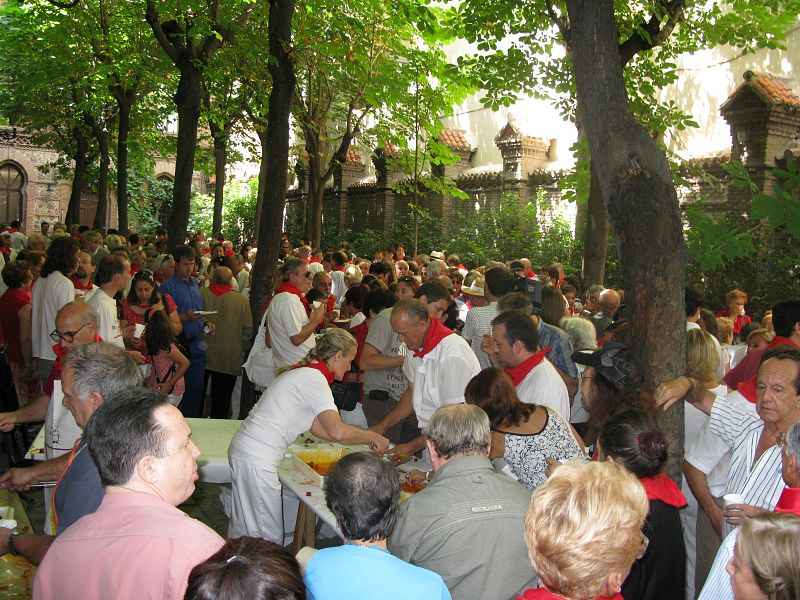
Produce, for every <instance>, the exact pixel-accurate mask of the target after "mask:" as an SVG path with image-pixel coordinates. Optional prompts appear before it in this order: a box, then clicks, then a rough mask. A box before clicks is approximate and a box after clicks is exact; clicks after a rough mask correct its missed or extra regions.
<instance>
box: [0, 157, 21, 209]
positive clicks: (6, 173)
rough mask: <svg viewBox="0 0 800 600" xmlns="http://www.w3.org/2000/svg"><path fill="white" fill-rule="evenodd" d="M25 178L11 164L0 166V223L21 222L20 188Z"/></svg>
mask: <svg viewBox="0 0 800 600" xmlns="http://www.w3.org/2000/svg"><path fill="white" fill-rule="evenodd" d="M24 186H25V178H24V177H23V176H22V171H20V170H19V169H18V168H17V167H16V166H14V165H13V164H12V163H5V164H4V165H0V223H9V222H10V221H13V220H14V219H19V220H20V221H21V220H22V188H23V187H24Z"/></svg>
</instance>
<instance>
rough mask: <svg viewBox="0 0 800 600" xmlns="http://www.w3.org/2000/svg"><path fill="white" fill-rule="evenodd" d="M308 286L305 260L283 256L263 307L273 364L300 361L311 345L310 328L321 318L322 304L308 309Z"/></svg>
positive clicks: (278, 364) (312, 346) (290, 363)
mask: <svg viewBox="0 0 800 600" xmlns="http://www.w3.org/2000/svg"><path fill="white" fill-rule="evenodd" d="M309 289H311V273H310V272H309V270H308V263H306V261H304V260H300V259H299V258H287V259H286V260H285V261H284V263H283V266H282V267H281V283H280V285H279V286H278V287H277V288H276V289H275V295H274V296H273V297H272V302H270V305H269V309H268V311H267V328H268V329H269V336H270V342H271V345H272V352H273V356H274V361H275V368H277V369H279V368H281V367H286V366H288V365H294V364H296V363H298V362H300V361H301V360H302V359H303V358H304V357H305V356H306V354H308V352H309V351H310V350H312V349H313V348H314V345H315V340H314V331H315V330H316V329H317V326H318V325H319V324H320V323H322V321H323V320H324V318H325V305H324V304H322V305H320V306H319V307H318V308H314V309H313V310H311V307H309V305H308V301H307V300H306V298H305V293H306V292H307V291H308V290H309Z"/></svg>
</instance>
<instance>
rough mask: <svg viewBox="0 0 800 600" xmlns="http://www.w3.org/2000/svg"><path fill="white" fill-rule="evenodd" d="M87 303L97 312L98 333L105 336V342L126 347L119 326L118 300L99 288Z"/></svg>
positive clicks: (102, 336)
mask: <svg viewBox="0 0 800 600" xmlns="http://www.w3.org/2000/svg"><path fill="white" fill-rule="evenodd" d="M87 303H88V304H89V306H91V307H92V308H93V309H94V310H95V312H97V317H98V319H97V335H99V336H100V337H101V338H103V341H104V342H110V343H112V344H115V345H117V346H119V347H120V348H124V347H125V342H124V340H123V339H122V329H121V328H120V326H119V316H118V314H117V301H116V300H114V298H112V297H111V296H109V295H108V294H106V293H105V292H104V291H103V290H102V289H99V290H97V291H96V292H95V293H94V294H92V296H91V297H90V298H89V300H88V301H87Z"/></svg>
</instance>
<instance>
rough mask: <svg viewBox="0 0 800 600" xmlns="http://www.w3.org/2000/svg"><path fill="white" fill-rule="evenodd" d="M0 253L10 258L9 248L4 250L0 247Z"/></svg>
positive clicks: (3, 247)
mask: <svg viewBox="0 0 800 600" xmlns="http://www.w3.org/2000/svg"><path fill="white" fill-rule="evenodd" d="M0 252H2V253H3V254H5V255H6V256H11V248H6V247H5V246H0Z"/></svg>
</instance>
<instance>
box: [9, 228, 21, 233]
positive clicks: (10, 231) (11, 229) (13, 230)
mask: <svg viewBox="0 0 800 600" xmlns="http://www.w3.org/2000/svg"><path fill="white" fill-rule="evenodd" d="M18 231H19V229H17V228H16V227H9V228H8V233H17V232H18Z"/></svg>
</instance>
